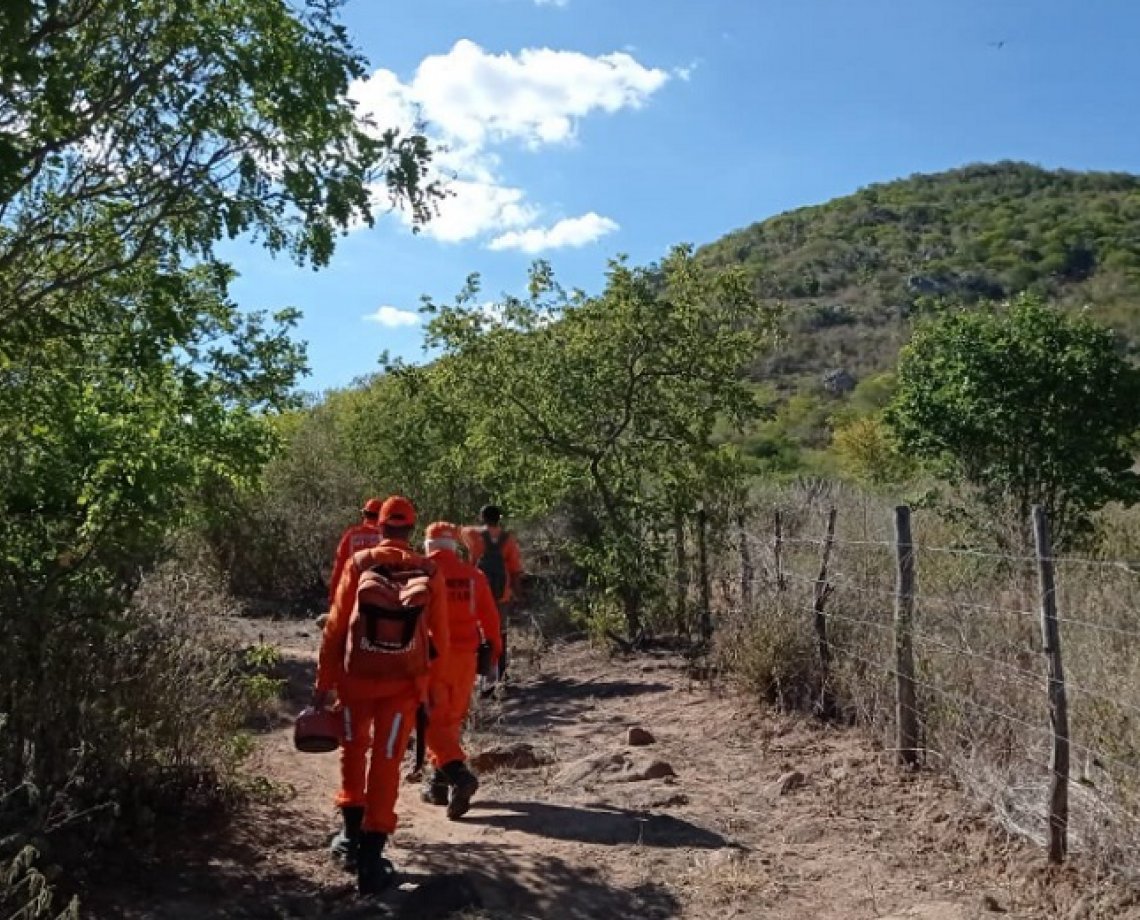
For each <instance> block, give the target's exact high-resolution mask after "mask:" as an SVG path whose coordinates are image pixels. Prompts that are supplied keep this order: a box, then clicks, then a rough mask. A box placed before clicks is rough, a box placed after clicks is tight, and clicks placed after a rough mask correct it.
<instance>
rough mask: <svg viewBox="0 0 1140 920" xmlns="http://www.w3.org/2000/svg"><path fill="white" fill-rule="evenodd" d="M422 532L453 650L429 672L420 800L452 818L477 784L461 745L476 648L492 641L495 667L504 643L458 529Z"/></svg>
mask: <svg viewBox="0 0 1140 920" xmlns="http://www.w3.org/2000/svg"><path fill="white" fill-rule="evenodd" d="M424 536H425V540H424V551H425V552H426V553H427V556H428V558H429V559H431V560H432V562H434V563H435V564H436V566H437V567H438V568H439V571H440V572H441V574H442V575H443V578H444V581H445V582H446V583H447V615H448V627H449V629H450V631H451V654H450V655H449V656H448V660H449V664H448V667H447V670H446V671H443V670H438V669H437V670H436V671H435V672H434V673H433V674H432V686H431V702H432V707H431V719H430V721H429V722H428V728H427V751H428V755H429V757H430V758H431V764H432V769H431V770H430V771H429V772H428V774H427V775H426V776H425V778H424V788H423V799H424V801H425V802H428V803H430V804H432V805H446V806H447V816H448V817H449V818H451V819H452V820H455V819H456V818H460V817H462V816H463V815H465V814H466V813H467V810H468V809H469V808H470V807H471V797H472V796H473V795H474V794H475V792H476V790H477V789H478V788H479V779H478V777H476V776H475V774H474V773H472V772H471V770H470V768H469V767H468V766H467V754H466V753H465V752H464V750H463V745H462V743H461V737H462V734H463V720H464V719H466V718H467V709H468V707H469V706H470V704H471V692H472V691H473V690H474V689H475V680H476V678H477V677H478V658H479V646H480V644H481V643H482V642H483V641H484V639H485V640H486V641H487V642H488V643H489V644H490V647H491V663H492V669H494V668H495V667H496V666H497V664H498V661H499V658H500V656H501V655H502V653H503V643H502V636H501V628H500V625H499V609H498V607H497V606H496V605H495V596H494V595H493V594H492V593H491V586H490V585H489V584H488V583H487V578H486V576H485V575H484V574H483V573H482V572H480V571H479V569H477V568H476V567H475V566H473V565H471V564H470V563H468V562H464V561H463V559H461V558H460V556H459V555H458V550H459V546H460V534H459V528H457V527H456V526H455V525H454V524H449V523H447V522H446V521H437V522H436V523H434V524H432V525H430V526H429V527H428V528H427V531H426V532H425V534H424Z"/></svg>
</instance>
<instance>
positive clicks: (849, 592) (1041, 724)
mask: <svg viewBox="0 0 1140 920" xmlns="http://www.w3.org/2000/svg"><path fill="white" fill-rule="evenodd" d="M836 518H837V511H836V509H835V508H833V507H831V508H829V507H826V506H825V507H822V508H820V507H817V508H815V509H814V510H813V511H812V512H811V513H804V512H803V510H802V509H800V511H799V512H798V513H795V514H790V513H787V512H786V511H782V510H781V511H775V512H772V513H769V514H767V515H759V516H758V515H752V516H751V518H750V519H749V520H747V521H746V520H745V518H744V516H743V515H742V516H741V517H740V518H738V519H737V520H736V521H735V522H734V526H733V528H732V529H733V531H734V538H733V540H732V541H731V542H732V543H733V544H735V548H736V550H737V553H736V564H735V565H734V566H733V567H732V568H733V571H732V572H731V573H726V574H724V577H723V578H722V586H721V593H722V595H723V600H725V601H727V600H728V599H729V598H728V594H729V593H730V592H731V593H732V594H734V595H735V598H734V601H735V606H736V609H737V610H742V611H744V615H745V616H746V617H747V618H749V623H748V624H746V625H747V627H748V628H750V629H753V630H763V629H765V628H766V627H767V626H769V625H772V626H774V625H775V621H776V620H777V619H780V620H782V621H784V625H785V626H787V624H788V622H789V621H790V623H791V624H792V625H793V627H794V628H795V629H797V630H799V631H800V634H801V638H802V640H803V642H804V643H805V646H804V647H805V648H807V647H813V648H812V655H813V657H814V659H815V661H814V666H815V668H816V669H817V671H818V673H819V674H820V676H821V680H820V687H821V690H820V691H819V698H818V699H817V700H816V706H817V708H818V709H819V710H821V711H824V712H827V713H829V714H832V715H837V714H838V715H845V716H848V717H850V718H852V719H857V720H859V721H862V722H864V723H866V724H869V725H871V726H872V727H873V728H874V729H876V730H878V731H879V732H880V733H881V736H882V738H883V741H884V746H885V747H886V748H887V749H888V750H889V751H890V752H891V753H892V754H893V755H894V756H896V757H897V759H898V760H899V762H900V763H901V764H902V765H904V766H911V767H913V766H919V765H930V766H936V767H939V768H948V769H950V770H951V771H952V772H954V773H955V774H956V775H958V776H959V777H960V778H961V779H962V780H963V782H964V783H965V784H966V785H967V786H968V787H969V788H970V789H971V790H972V791H973V792H974V793H975V794H977V795H978V796H979V797H980V798H981V799H983V800H984V801H985V802H987V803H988V804H989V805H990V806H992V808H993V809H994V811H995V813H996V814H997V816H998V818H999V819H1000V821H1001V822H1002V823H1003V824H1004V825H1005V826H1006V827H1007V828H1008V829H1009V830H1011V831H1013V832H1015V833H1017V834H1020V835H1023V836H1026V837H1029V838H1031V839H1034V840H1036V841H1038V842H1039V843H1040V844H1041V845H1042V846H1043V847H1044V848H1045V849H1046V851H1047V853H1048V858H1049V860H1050V861H1051V862H1053V863H1062V862H1064V861H1065V859H1066V858H1067V856H1068V854H1069V851H1070V848H1071V847H1072V848H1077V849H1080V850H1081V851H1082V852H1085V853H1089V854H1092V855H1094V856H1095V857H1096V858H1098V859H1100V860H1102V861H1104V862H1106V863H1112V864H1114V865H1117V866H1126V867H1131V868H1132V869H1133V870H1135V869H1137V868H1138V867H1140V655H1138V654H1137V652H1138V650H1140V561H1133V560H1121V559H1093V558H1082V557H1077V556H1066V555H1055V554H1054V552H1053V549H1052V546H1051V541H1050V535H1049V527H1048V520H1047V518H1046V515H1045V513H1044V511H1043V510H1041V509H1040V508H1035V509H1034V513H1033V520H1032V521H1031V522H1026V524H1027V527H1029V528H1031V530H1032V532H1033V535H1034V542H1033V545H1034V547H1035V551H1034V552H1032V553H1030V554H1022V555H1018V554H1006V553H1000V552H988V551H985V550H981V549H976V548H972V547H961V546H947V545H937V544H935V543H925V542H923V536H924V534H923V527H921V526H918V527H914V526H913V525H912V519H911V512H910V509H909V508H906V507H899V508H896V509H895V511H894V520H893V522H891V521H890V520H889V518H888V520H887V521H881V520H878V521H869V520H868V519H867V518H866V516H865V517H864V519H863V520H862V521H861V522H859V523H860V524H861V525H862V526H861V528H860V527H852V528H849V530H854V531H855V532H856V533H857V534H858V536H859V537H860V538H851V537H849V536H848V535H847V534H846V533H842V534H841V530H840V529H839V528H837V526H836ZM892 525H893V526H892ZM888 527H889V529H888ZM860 529H861V533H859V531H860ZM733 582H735V587H734V588H733V586H732V583H733ZM718 606H720V607H722V608H724V609H727V606H726V605H724V604H721V605H718Z"/></svg>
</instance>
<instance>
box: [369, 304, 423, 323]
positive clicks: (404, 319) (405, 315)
mask: <svg viewBox="0 0 1140 920" xmlns="http://www.w3.org/2000/svg"><path fill="white" fill-rule="evenodd" d="M363 318H364V319H366V320H367V321H368V322H370V323H379V324H380V325H381V326H387V327H388V328H389V329H398V328H399V327H401V326H418V325H419V322H420V316H419V314H418V313H413V312H412V311H411V310H401V309H399V308H397V307H389V306H387V305H385V306H383V307H380V308H378V309H377V310H376V312H375V313H368V314H366V315H365V316H364V317H363Z"/></svg>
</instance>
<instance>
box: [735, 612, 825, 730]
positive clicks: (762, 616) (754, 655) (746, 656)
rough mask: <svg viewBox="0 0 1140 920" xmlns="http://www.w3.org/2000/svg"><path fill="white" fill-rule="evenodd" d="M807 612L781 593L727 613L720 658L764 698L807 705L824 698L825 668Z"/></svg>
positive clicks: (787, 704) (788, 705)
mask: <svg viewBox="0 0 1140 920" xmlns="http://www.w3.org/2000/svg"><path fill="white" fill-rule="evenodd" d="M801 614H802V612H801V611H800V610H799V609H798V608H797V607H795V606H794V605H793V604H791V603H790V602H789V601H788V600H786V599H785V598H781V597H773V598H772V601H771V603H770V604H766V605H765V606H764V608H763V609H754V610H751V611H748V612H746V613H744V614H742V615H740V616H735V617H724V618H722V621H721V624H720V629H719V630H718V631H717V633H716V637H715V641H716V653H715V654H716V660H717V661H718V663H719V664H720V665H721V666H722V667H723V668H724V669H726V670H728V671H729V672H731V673H733V674H735V675H736V676H737V677H738V678H739V679H740V681H741V682H742V683H743V684H744V686H745V687H747V688H748V689H750V690H751V691H753V692H754V693H756V694H757V695H758V696H759V697H760V698H761V699H763V700H766V701H767V702H769V703H773V704H775V705H778V706H780V707H783V708H788V709H807V708H810V707H811V706H812V705H813V703H814V701H816V700H818V699H819V698H820V692H821V690H822V674H821V672H820V670H819V660H818V656H817V651H816V644H815V642H814V640H813V639H812V638H811V636H810V635H809V632H808V630H807V629H806V628H805V624H806V620H805V619H804V617H803V616H802V615H801Z"/></svg>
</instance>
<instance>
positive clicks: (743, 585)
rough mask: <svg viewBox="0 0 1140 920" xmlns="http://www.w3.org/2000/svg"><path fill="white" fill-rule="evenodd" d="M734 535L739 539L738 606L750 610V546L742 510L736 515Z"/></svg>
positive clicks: (752, 573) (751, 569)
mask: <svg viewBox="0 0 1140 920" xmlns="http://www.w3.org/2000/svg"><path fill="white" fill-rule="evenodd" d="M736 535H737V539H739V540H740V606H741V607H743V608H744V609H745V610H747V611H749V612H751V610H752V581H753V579H754V578H755V571H754V570H753V568H752V547H750V546H749V545H748V519H747V517H746V515H745V513H744V512H743V511H740V512H739V513H738V514H737V515H736Z"/></svg>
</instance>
